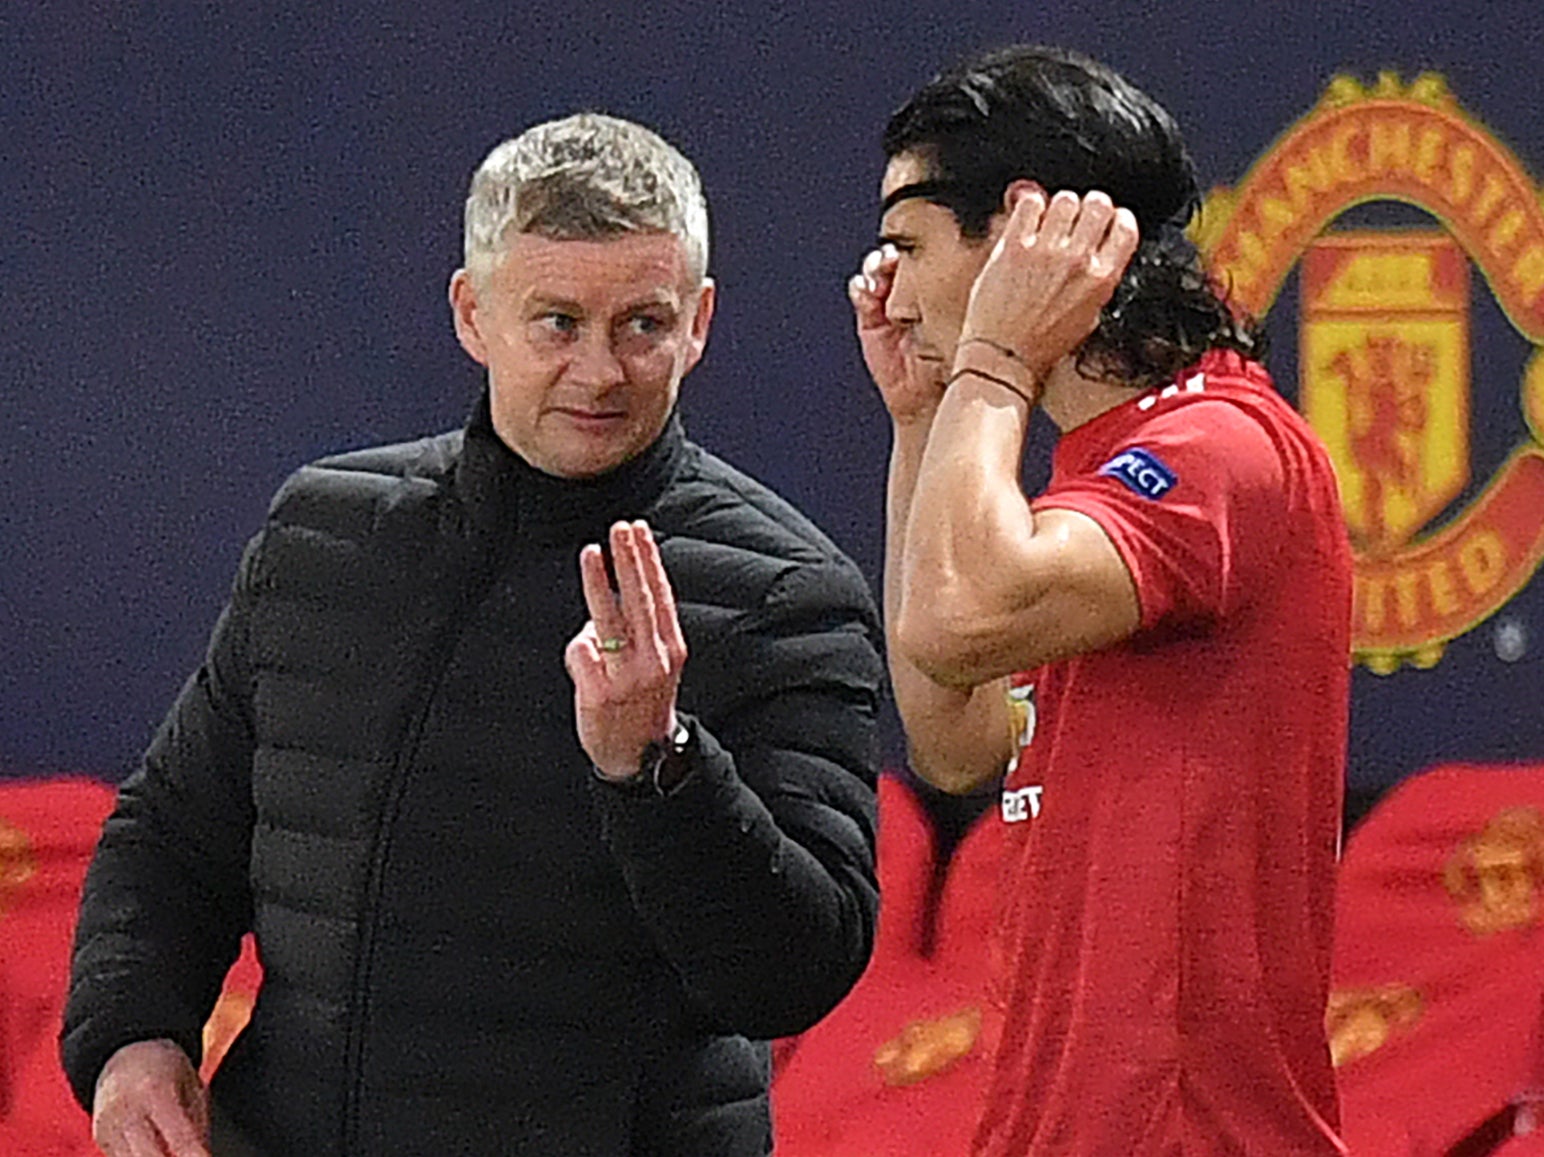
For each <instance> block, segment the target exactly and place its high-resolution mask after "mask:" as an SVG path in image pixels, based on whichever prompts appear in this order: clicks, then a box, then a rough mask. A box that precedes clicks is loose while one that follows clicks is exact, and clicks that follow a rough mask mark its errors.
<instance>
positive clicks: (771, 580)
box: [656, 445, 872, 614]
mask: <svg viewBox="0 0 1544 1157" xmlns="http://www.w3.org/2000/svg"><path fill="white" fill-rule="evenodd" d="M656 522H657V526H656V529H658V530H660V531H662V532H663V534H664V536H665V539H666V551H667V554H668V555H669V556H671V557H669V558H668V559H667V565H669V564H670V563H674V564H675V567H676V568H678V569H679V570H680V571H681V572H683V573H681V578H682V579H683V580H685V582H686V583H687V585H688V586H689V587H694V586H697V585H698V582H694V580H698V581H699V582H700V583H702V584H705V589H707V590H710V591H712V592H714V594H715V599H716V598H717V597H721V596H722V594H723V593H726V592H725V588H726V586H728V585H730V584H731V583H732V585H733V586H734V587H735V588H736V589H738V590H739V592H740V593H741V594H742V596H749V597H750V598H751V599H752V600H753V601H755V602H756V603H759V604H763V605H765V604H767V603H768V601H769V600H770V601H771V602H773V603H782V602H784V601H786V600H788V599H793V600H794V601H795V602H802V601H806V600H809V599H814V600H815V601H819V602H828V601H835V602H839V603H845V604H850V605H852V606H853V608H854V609H855V610H857V611H859V613H864V614H866V613H867V612H868V611H869V610H870V608H871V606H872V594H871V592H870V590H869V586H868V582H867V580H866V579H865V578H864V577H863V574H862V572H861V571H860V570H859V569H858V566H857V564H856V563H854V562H853V561H852V559H850V558H849V557H848V556H847V555H846V554H845V553H843V551H842V550H841V549H840V548H839V547H838V546H837V545H836V544H835V543H833V542H832V541H831V539H830V538H828V537H827V536H826V535H825V534H824V533H823V532H822V531H821V530H820V529H819V528H818V527H817V526H816V525H815V524H814V523H813V522H811V521H810V520H809V518H807V517H806V516H805V515H804V514H803V513H802V512H800V511H799V510H798V509H797V508H795V507H794V506H793V505H792V504H791V503H789V502H788V501H787V500H786V499H784V498H783V497H782V496H781V495H779V494H777V493H776V492H775V491H774V490H772V489H771V488H770V487H769V486H767V485H766V484H765V483H762V482H759V481H757V480H756V479H754V478H752V477H751V476H750V475H748V474H745V473H744V472H743V471H740V470H738V469H736V468H735V467H733V466H731V465H729V464H728V463H727V462H725V461H724V460H723V459H721V458H719V457H717V456H716V455H714V454H711V453H709V452H708V451H706V450H703V449H702V448H701V447H699V446H695V445H693V446H692V448H691V455H690V457H689V458H688V460H687V462H686V463H685V465H684V466H683V468H682V470H681V472H680V474H679V475H678V476H677V479H676V481H675V483H674V485H673V486H671V488H670V489H669V491H668V492H667V493H666V495H665V496H664V497H663V499H662V501H661V503H660V506H659V509H658V510H657V512H656ZM728 576H732V577H728ZM687 597H688V598H690V597H691V595H688V596H687Z"/></svg>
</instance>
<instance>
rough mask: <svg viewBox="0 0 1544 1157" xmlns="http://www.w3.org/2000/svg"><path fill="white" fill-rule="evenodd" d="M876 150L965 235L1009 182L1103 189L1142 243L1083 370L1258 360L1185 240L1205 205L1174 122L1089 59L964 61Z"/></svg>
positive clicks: (1035, 50)
mask: <svg viewBox="0 0 1544 1157" xmlns="http://www.w3.org/2000/svg"><path fill="white" fill-rule="evenodd" d="M883 144H884V150H885V155H886V156H887V157H889V158H894V157H897V156H899V155H901V154H902V153H910V154H912V155H915V156H917V157H918V158H920V159H921V160H922V161H923V163H924V164H925V165H926V166H927V169H928V176H929V179H928V180H927V181H925V182H923V183H922V185H921V187H919V188H918V189H917V190H916V195H920V196H923V197H925V198H926V199H927V200H929V201H933V202H935V203H937V204H939V205H942V206H944V207H945V208H947V209H949V210H950V211H951V212H952V213H953V214H954V217H955V220H956V221H958V222H959V227H960V232H961V233H962V234H963V235H964V236H966V237H969V238H977V239H979V238H982V237H985V236H986V235H987V233H988V231H989V229H990V227H991V220H992V217H993V216H994V215H995V214H996V213H998V212H999V211H1001V209H1002V206H1003V193H1004V192H1005V191H1006V190H1007V188H1008V186H1009V184H1011V183H1012V182H1013V181H1015V180H1019V179H1029V180H1033V181H1036V182H1038V183H1039V184H1040V185H1041V186H1043V187H1044V188H1045V189H1046V190H1047V191H1049V192H1056V191H1058V190H1061V189H1070V190H1072V191H1073V192H1075V193H1079V194H1083V193H1087V192H1089V191H1091V190H1094V189H1100V190H1102V191H1104V192H1105V193H1108V194H1109V195H1110V197H1111V198H1112V199H1113V200H1114V201H1115V203H1116V204H1117V205H1121V206H1124V207H1125V208H1127V209H1129V210H1130V211H1131V212H1132V213H1133V214H1134V215H1135V217H1136V219H1137V225H1138V227H1139V228H1140V230H1141V235H1142V240H1141V244H1140V245H1139V247H1138V249H1137V252H1136V255H1135V256H1134V257H1133V258H1132V260H1131V264H1130V265H1129V266H1128V267H1127V269H1126V273H1125V275H1124V276H1123V277H1122V278H1121V281H1120V284H1119V285H1118V286H1117V287H1116V290H1115V293H1114V296H1113V297H1111V299H1110V301H1109V303H1108V304H1107V305H1106V306H1105V307H1104V311H1103V312H1102V313H1101V314H1100V318H1099V326H1098V328H1097V329H1096V330H1095V331H1094V332H1093V333H1092V334H1091V335H1090V336H1089V338H1088V340H1087V341H1085V342H1084V343H1083V345H1082V346H1081V347H1080V348H1079V350H1078V361H1077V365H1078V369H1079V370H1080V371H1081V372H1083V373H1085V374H1088V375H1090V376H1095V377H1107V378H1114V379H1117V380H1120V381H1124V382H1128V383H1130V384H1131V385H1134V386H1142V387H1150V386H1155V385H1161V384H1162V383H1164V382H1167V381H1169V380H1170V379H1172V378H1173V377H1174V376H1175V375H1176V374H1178V373H1179V372H1180V371H1181V370H1183V369H1184V368H1186V367H1187V366H1190V365H1193V364H1195V362H1196V361H1197V360H1198V359H1199V358H1200V356H1201V355H1202V354H1203V353H1205V352H1206V351H1207V350H1212V349H1230V350H1236V351H1237V352H1239V353H1241V354H1243V355H1244V356H1245V357H1249V358H1260V357H1262V356H1263V355H1264V352H1265V339H1264V334H1263V333H1262V332H1261V330H1260V329H1259V327H1258V326H1257V325H1256V324H1255V322H1254V321H1253V320H1252V319H1250V318H1247V317H1244V316H1241V315H1239V314H1237V313H1235V312H1234V311H1233V310H1232V309H1231V308H1230V307H1229V306H1228V305H1227V303H1225V302H1224V301H1223V300H1222V297H1221V295H1220V294H1219V292H1218V290H1217V287H1216V285H1215V284H1214V283H1213V282H1212V280H1211V279H1210V277H1209V276H1208V275H1207V273H1206V271H1205V270H1204V269H1203V268H1202V266H1201V259H1200V256H1199V254H1198V253H1197V252H1196V250H1195V247H1194V246H1193V245H1191V243H1190V241H1189V240H1188V238H1186V236H1185V234H1184V228H1185V226H1186V225H1187V224H1188V223H1189V221H1190V218H1191V217H1192V216H1193V215H1194V214H1195V211H1196V209H1197V208H1198V207H1199V206H1200V203H1201V195H1200V186H1199V184H1198V183H1197V180H1196V172H1195V166H1194V164H1193V162H1192V161H1191V159H1190V154H1189V153H1188V152H1187V151H1186V149H1185V143H1184V141H1183V140H1182V139H1181V138H1180V134H1179V128H1178V126H1177V125H1175V123H1174V118H1173V117H1171V116H1170V115H1169V113H1168V112H1167V110H1165V109H1164V108H1163V107H1162V106H1161V105H1160V104H1158V102H1157V101H1155V100H1153V99H1152V98H1151V97H1150V96H1148V95H1147V94H1146V93H1144V92H1142V91H1141V90H1140V89H1138V88H1137V87H1135V86H1134V85H1132V84H1131V83H1130V82H1129V81H1127V80H1126V79H1125V78H1123V77H1122V76H1120V75H1119V74H1117V73H1116V72H1114V71H1113V70H1111V69H1109V68H1107V67H1105V66H1104V65H1102V64H1100V63H1098V62H1097V61H1094V60H1090V59H1089V58H1088V57H1086V56H1082V55H1080V54H1078V53H1076V52H1071V51H1068V50H1066V49H1061V48H1051V47H1046V46H1042V45H1015V46H1013V47H1011V48H1003V49H998V50H995V51H992V52H987V53H982V54H980V55H977V56H974V57H970V58H967V59H965V60H963V61H961V62H960V63H958V64H956V65H954V66H953V67H952V68H949V69H947V70H946V71H944V72H942V73H940V74H939V75H938V76H937V77H935V78H934V79H933V80H931V81H930V82H928V84H926V85H925V86H923V88H922V89H921V90H919V91H918V92H917V93H916V95H914V96H913V97H912V98H911V99H910V100H909V101H907V102H906V104H905V105H903V106H902V107H901V108H900V109H899V110H898V111H897V112H896V113H895V114H894V115H893V116H892V117H891V118H890V122H889V124H888V125H887V126H886V127H885V134H884V140H883Z"/></svg>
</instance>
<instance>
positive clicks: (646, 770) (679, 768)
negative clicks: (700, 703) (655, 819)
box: [595, 715, 697, 798]
mask: <svg viewBox="0 0 1544 1157" xmlns="http://www.w3.org/2000/svg"><path fill="white" fill-rule="evenodd" d="M696 739H697V734H696V732H695V731H693V730H692V728H691V727H690V725H688V723H687V722H686V720H685V719H684V718H682V717H681V716H680V715H677V716H676V725H675V730H673V731H672V732H671V733H670V735H669V737H668V738H666V739H662V740H661V739H654V740H650V741H649V745H648V746H647V747H645V748H644V749H643V755H642V756H640V757H639V759H638V770H637V771H635V772H633V774H632V775H630V776H628V777H627V778H626V779H611V778H610V777H608V776H604V775H601V773H600V770H599V769H596V772H595V774H596V776H597V777H598V778H599V779H600V780H601V782H603V783H605V784H606V785H607V786H609V787H614V788H616V789H617V790H618V791H625V792H627V793H628V794H630V795H647V796H654V797H659V798H663V797H665V796H671V795H674V794H675V793H676V792H677V791H678V790H680V787H681V785H682V784H683V783H685V782H686V781H687V779H688V778H689V777H690V775H691V771H692V754H693V749H694V748H695V747H696Z"/></svg>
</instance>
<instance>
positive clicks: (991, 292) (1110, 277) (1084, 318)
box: [956, 182, 1139, 382]
mask: <svg viewBox="0 0 1544 1157" xmlns="http://www.w3.org/2000/svg"><path fill="white" fill-rule="evenodd" d="M1007 204H1008V208H1009V210H1010V212H1009V217H1008V223H1007V225H1006V227H1005V228H1004V229H1003V233H1002V236H1001V237H999V238H998V239H997V244H996V245H995V246H994V247H993V249H992V253H991V256H989V257H988V258H987V261H986V264H985V265H984V266H982V269H981V272H980V273H979V274H978V275H977V277H976V283H975V285H974V286H973V287H972V288H971V292H970V304H969V306H968V307H967V308H966V311H965V322H964V326H963V327H962V332H961V335H960V344H959V357H960V358H968V357H970V356H971V352H972V351H971V350H970V348H969V346H970V343H971V342H972V341H979V342H982V343H984V344H985V345H987V346H989V347H996V348H997V349H998V350H999V351H1005V350H1010V351H1012V356H1013V358H1014V359H1015V360H1017V361H1019V362H1020V363H1022V364H1023V365H1024V366H1025V367H1026V368H1027V369H1028V370H1029V372H1030V373H1031V374H1032V375H1033V376H1034V377H1036V378H1037V379H1038V380H1039V381H1041V382H1043V381H1044V378H1045V375H1046V374H1048V373H1049V372H1050V370H1051V368H1052V367H1053V366H1055V365H1056V363H1057V362H1059V361H1061V360H1062V358H1064V357H1066V356H1067V355H1068V354H1070V353H1072V352H1073V351H1074V350H1075V349H1077V348H1078V346H1079V345H1081V344H1082V343H1083V341H1084V339H1086V338H1087V337H1088V335H1089V334H1091V333H1093V332H1094V328H1095V326H1097V325H1098V324H1099V311H1100V310H1101V309H1103V308H1104V306H1105V303H1106V302H1108V301H1109V300H1110V296H1111V295H1112V294H1113V293H1114V292H1115V287H1116V286H1117V285H1118V284H1119V283H1120V279H1121V276H1122V274H1124V273H1125V271H1126V266H1127V265H1128V264H1129V263H1130V262H1131V257H1132V255H1133V254H1134V253H1135V252H1136V250H1137V242H1138V240H1139V235H1138V230H1137V221H1136V218H1135V217H1134V216H1132V214H1131V212H1130V211H1129V210H1127V209H1118V208H1116V206H1115V204H1114V202H1112V201H1111V200H1110V198H1109V197H1108V196H1106V195H1105V194H1104V193H1101V192H1098V191H1097V190H1095V191H1093V192H1090V193H1088V194H1086V195H1084V196H1082V197H1080V196H1078V195H1077V194H1076V193H1071V192H1068V191H1066V190H1063V191H1061V192H1059V193H1057V194H1056V195H1055V196H1054V197H1052V198H1051V199H1050V200H1049V202H1048V201H1047V200H1046V196H1045V193H1044V192H1043V191H1042V190H1041V189H1040V188H1039V187H1038V186H1036V185H1033V184H1031V183H1030V182H1016V183H1015V184H1014V185H1013V186H1010V187H1009V190H1008V197H1007ZM959 364H961V363H960V362H959V361H957V362H956V365H959Z"/></svg>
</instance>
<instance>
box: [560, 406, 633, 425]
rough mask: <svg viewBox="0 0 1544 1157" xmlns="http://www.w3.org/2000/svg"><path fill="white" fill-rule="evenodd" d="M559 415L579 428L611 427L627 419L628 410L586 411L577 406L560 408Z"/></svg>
mask: <svg viewBox="0 0 1544 1157" xmlns="http://www.w3.org/2000/svg"><path fill="white" fill-rule="evenodd" d="M558 413H560V414H562V415H563V416H564V417H566V418H567V419H568V420H569V421H571V422H573V423H574V424H575V425H579V426H609V425H613V424H614V423H617V422H620V421H622V420H623V419H624V418H626V417H627V411H626V410H585V409H580V408H579V407H577V406H560V407H558Z"/></svg>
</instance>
